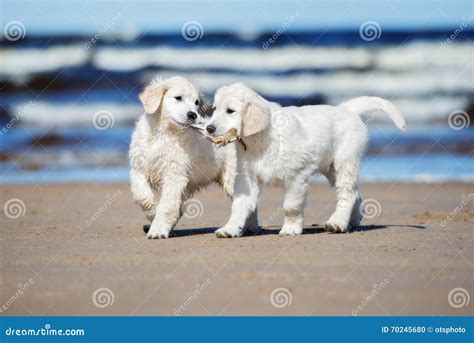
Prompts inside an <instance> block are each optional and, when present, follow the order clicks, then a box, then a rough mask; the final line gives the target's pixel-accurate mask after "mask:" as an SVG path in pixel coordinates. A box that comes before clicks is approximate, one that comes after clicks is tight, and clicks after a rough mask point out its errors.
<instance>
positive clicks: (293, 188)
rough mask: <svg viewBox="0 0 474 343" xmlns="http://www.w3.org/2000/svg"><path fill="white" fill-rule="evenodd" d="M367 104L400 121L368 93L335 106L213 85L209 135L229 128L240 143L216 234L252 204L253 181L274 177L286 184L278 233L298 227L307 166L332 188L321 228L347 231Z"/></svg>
mask: <svg viewBox="0 0 474 343" xmlns="http://www.w3.org/2000/svg"><path fill="white" fill-rule="evenodd" d="M368 111H384V112H385V113H386V114H388V115H389V116H390V118H391V119H392V120H393V121H394V123H395V125H396V126H397V127H398V128H399V129H401V130H404V129H405V120H404V119H403V117H402V115H401V114H400V113H399V112H398V111H397V109H396V108H395V106H394V105H393V104H392V103H391V102H389V101H387V100H384V99H380V98H376V97H360V98H355V99H352V100H350V101H348V102H345V103H343V104H342V105H340V106H337V107H334V106H327V105H319V106H303V107H281V106H280V105H278V104H276V103H272V102H269V101H267V100H265V99H263V98H262V97H261V96H259V95H258V94H257V93H255V92H254V91H252V90H251V89H250V88H248V87H246V86H245V85H243V84H241V83H236V84H233V85H230V86H227V87H222V88H220V89H218V90H217V92H216V95H215V99H214V113H213V116H212V118H211V120H210V121H209V122H208V125H207V127H206V130H207V132H208V134H209V135H210V136H211V137H214V139H215V137H220V136H223V135H225V134H226V133H228V132H229V131H230V132H235V133H236V136H235V137H234V138H233V139H228V140H227V142H229V141H232V140H237V139H241V140H243V141H244V143H245V144H237V145H236V146H237V176H236V179H235V187H234V200H233V203H232V214H231V216H230V218H229V220H228V222H227V223H226V224H225V226H224V227H222V228H221V229H219V230H217V231H216V234H217V235H218V237H237V236H241V235H242V227H243V225H244V223H245V221H246V219H247V218H248V216H249V214H250V213H252V212H253V211H254V209H255V208H256V206H257V201H258V196H259V192H260V185H261V184H270V183H281V184H283V185H284V186H285V190H286V193H285V199H284V203H283V209H284V211H285V219H284V223H283V227H282V228H281V231H280V234H282V235H299V234H301V233H302V231H303V211H304V207H305V202H306V194H307V191H308V182H309V178H310V176H311V175H312V174H313V173H322V174H324V175H325V176H326V177H327V179H328V180H329V182H330V183H331V185H335V186H336V188H337V208H336V211H335V212H334V213H333V214H332V216H331V217H330V218H329V220H328V221H327V222H326V223H325V229H326V230H327V231H331V232H347V231H348V230H349V228H350V227H351V226H357V225H359V224H360V220H361V218H362V216H361V214H360V211H359V204H360V202H361V198H360V194H359V190H358V174H359V164H360V159H361V157H362V155H363V153H364V149H365V146H366V142H367V128H366V126H365V124H364V123H363V122H362V120H361V118H360V114H362V113H364V112H368ZM225 143H226V142H225ZM245 146H246V147H247V149H245Z"/></svg>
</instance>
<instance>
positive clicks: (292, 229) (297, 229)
mask: <svg viewBox="0 0 474 343" xmlns="http://www.w3.org/2000/svg"><path fill="white" fill-rule="evenodd" d="M302 233H303V227H301V226H300V225H295V224H293V225H289V224H286V225H283V227H282V228H281V230H280V232H279V233H278V234H279V235H280V236H297V235H301V234H302Z"/></svg>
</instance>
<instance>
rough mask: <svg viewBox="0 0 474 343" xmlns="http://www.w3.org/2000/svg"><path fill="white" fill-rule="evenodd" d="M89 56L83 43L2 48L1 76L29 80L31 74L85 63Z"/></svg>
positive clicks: (14, 79) (0, 54)
mask: <svg viewBox="0 0 474 343" xmlns="http://www.w3.org/2000/svg"><path fill="white" fill-rule="evenodd" d="M88 58H89V52H88V51H87V50H86V49H84V47H83V46H82V45H71V46H57V47H51V48H45V49H34V48H28V49H0V60H1V61H2V67H1V68H0V78H2V79H7V78H12V79H13V81H17V78H18V80H27V79H28V78H29V77H30V76H31V74H35V73H46V72H52V71H55V70H60V69H63V68H65V67H75V66H80V65H83V64H85V63H86V62H87V60H88Z"/></svg>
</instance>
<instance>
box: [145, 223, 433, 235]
mask: <svg viewBox="0 0 474 343" xmlns="http://www.w3.org/2000/svg"><path fill="white" fill-rule="evenodd" d="M389 227H399V228H402V227H403V228H413V229H426V227H425V226H422V225H396V224H390V225H388V224H387V225H361V226H356V227H353V228H352V229H351V231H350V232H349V233H351V232H363V231H372V230H382V229H386V228H389ZM217 229H218V228H217V227H198V228H186V229H179V230H173V231H172V232H171V234H170V236H171V237H186V236H194V235H204V234H211V233H214V232H215V231H216V230H217ZM148 230H150V225H143V231H144V232H145V234H146V233H148ZM279 231H280V227H279V226H266V227H262V228H261V230H260V233H258V234H255V235H253V236H265V235H278V232H279ZM318 233H325V231H324V227H322V226H321V225H318V224H312V225H311V226H306V227H305V228H304V230H303V235H314V234H318ZM330 234H336V235H337V233H330Z"/></svg>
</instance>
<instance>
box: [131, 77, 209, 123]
mask: <svg viewBox="0 0 474 343" xmlns="http://www.w3.org/2000/svg"><path fill="white" fill-rule="evenodd" d="M139 98H140V101H141V102H142V104H143V107H144V109H145V112H146V113H148V114H150V115H155V116H157V117H158V116H161V118H160V119H161V120H168V121H169V122H170V123H172V124H174V125H177V126H180V127H188V126H190V125H197V124H199V123H201V122H203V116H202V112H201V111H200V108H201V106H202V102H203V101H202V99H201V96H200V94H199V89H198V87H197V86H196V85H194V84H193V83H191V82H190V81H188V80H187V79H185V78H184V77H182V76H174V77H171V78H169V79H166V80H160V79H154V80H153V81H152V82H151V83H150V84H149V85H148V86H146V87H145V89H144V90H143V92H141V93H140V95H139Z"/></svg>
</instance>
